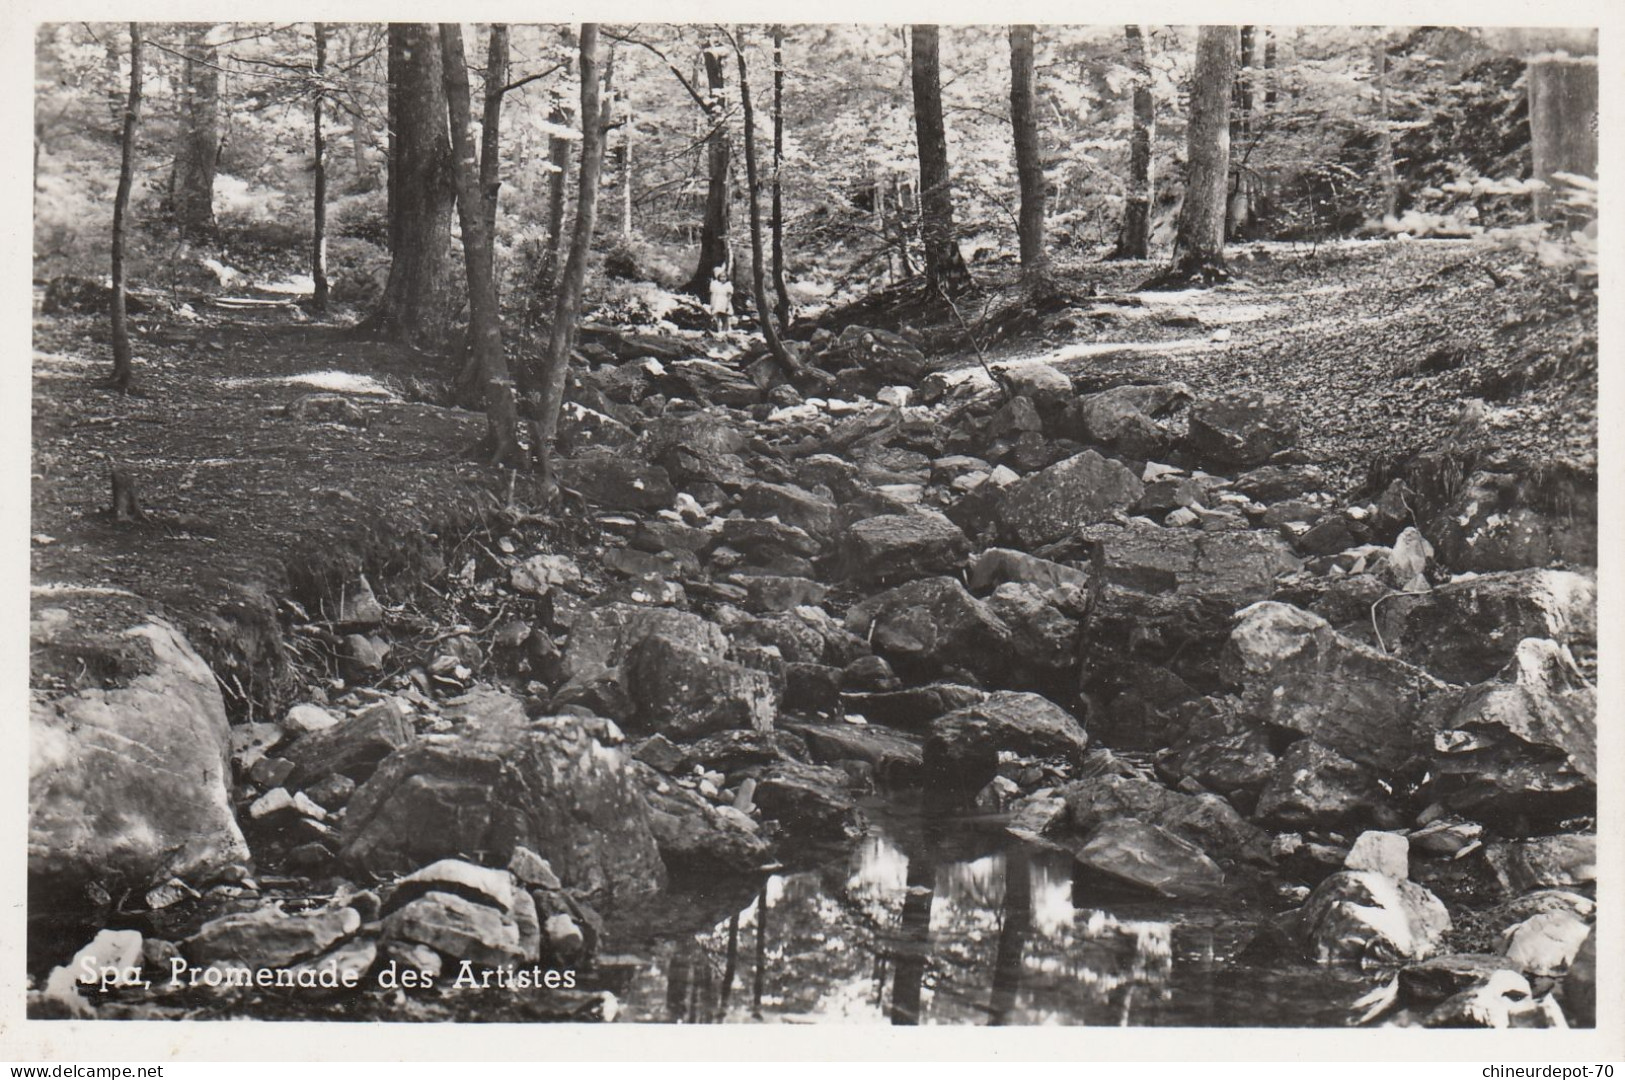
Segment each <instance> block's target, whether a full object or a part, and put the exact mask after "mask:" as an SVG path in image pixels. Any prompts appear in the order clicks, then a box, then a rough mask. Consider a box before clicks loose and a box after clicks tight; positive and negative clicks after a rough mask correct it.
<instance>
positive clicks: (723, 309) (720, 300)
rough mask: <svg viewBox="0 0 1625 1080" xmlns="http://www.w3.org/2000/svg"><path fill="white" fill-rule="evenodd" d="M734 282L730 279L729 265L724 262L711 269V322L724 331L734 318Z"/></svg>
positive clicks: (720, 330)
mask: <svg viewBox="0 0 1625 1080" xmlns="http://www.w3.org/2000/svg"><path fill="white" fill-rule="evenodd" d="M733 298H734V286H733V282H731V281H729V280H728V267H727V264H726V263H724V264H723V265H722V266H719V267H717V268H716V269H715V270H713V271H711V322H712V325H713V326H714V327H715V328H716V329H717V330H718V331H719V332H722V333H726V332H727V331H728V328H729V326H730V325H731V323H732V320H733Z"/></svg>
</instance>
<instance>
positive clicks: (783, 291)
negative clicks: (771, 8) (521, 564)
mask: <svg viewBox="0 0 1625 1080" xmlns="http://www.w3.org/2000/svg"><path fill="white" fill-rule="evenodd" d="M783 170H784V27H783V26H782V25H779V24H777V23H775V24H774V26H773V210H772V215H773V225H772V228H773V292H774V293H775V294H777V296H778V298H779V319H780V320H781V321H782V322H783V324H784V325H785V327H789V325H790V324H791V323H792V322H794V321H795V309H794V308H793V307H791V306H790V289H789V286H787V285H786V284H785V282H784V192H783V184H782V183H781V180H782V174H783ZM876 192H877V196H878V192H879V187H878V185H877V187H876ZM877 207H878V203H877ZM881 232H882V234H884V232H885V218H884V216H882V217H881Z"/></svg>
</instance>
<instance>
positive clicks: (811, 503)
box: [739, 481, 835, 543]
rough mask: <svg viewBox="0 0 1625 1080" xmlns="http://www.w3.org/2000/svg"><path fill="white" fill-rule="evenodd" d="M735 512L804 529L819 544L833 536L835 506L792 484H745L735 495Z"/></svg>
mask: <svg viewBox="0 0 1625 1080" xmlns="http://www.w3.org/2000/svg"><path fill="white" fill-rule="evenodd" d="M739 508H740V509H741V510H743V511H744V512H745V513H746V514H749V515H752V516H755V517H764V518H765V517H776V518H778V519H779V520H780V521H782V522H784V523H785V524H786V525H794V526H796V527H797V528H800V529H804V530H805V531H806V532H808V533H809V534H811V535H812V536H814V537H816V538H817V539H818V540H819V541H820V542H821V543H828V542H830V541H831V540H833V539H834V536H835V504H834V503H833V502H831V501H830V500H828V499H826V498H823V497H822V496H819V495H815V494H814V493H812V492H810V491H808V490H807V489H806V488H802V487H797V486H796V485H795V484H770V483H767V482H765V481H756V482H754V483H750V484H746V485H745V486H744V487H743V488H742V489H741V490H740V492H739Z"/></svg>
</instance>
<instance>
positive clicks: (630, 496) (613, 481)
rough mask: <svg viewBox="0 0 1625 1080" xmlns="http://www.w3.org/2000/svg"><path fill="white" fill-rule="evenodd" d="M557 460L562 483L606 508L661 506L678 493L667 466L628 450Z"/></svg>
mask: <svg viewBox="0 0 1625 1080" xmlns="http://www.w3.org/2000/svg"><path fill="white" fill-rule="evenodd" d="M553 464H554V468H555V469H556V470H557V472H558V478H559V483H560V484H563V485H564V486H565V487H567V488H572V489H574V490H576V491H579V492H581V496H582V498H584V499H586V500H587V502H589V503H591V504H593V505H594V506H598V507H602V508H603V509H605V510H658V509H661V508H662V507H667V506H670V505H671V504H672V500H673V499H675V498H676V497H677V489H676V488H674V487H672V483H671V477H670V476H669V475H668V474H667V472H666V470H665V469H663V468H661V467H660V466H659V465H650V464H648V463H646V462H642V461H638V460H637V459H636V458H632V457H628V456H626V455H624V454H614V453H599V454H591V455H586V456H582V457H577V458H559V459H557V460H556V461H555V462H554V463H553Z"/></svg>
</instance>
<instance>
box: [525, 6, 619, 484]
mask: <svg viewBox="0 0 1625 1080" xmlns="http://www.w3.org/2000/svg"><path fill="white" fill-rule="evenodd" d="M604 82H605V83H606V85H605V86H603V87H600V85H599V76H598V24H597V23H582V24H581V180H580V183H579V184H578V185H577V189H576V221H575V230H574V232H573V233H572V234H571V236H570V255H569V258H568V259H566V260H565V264H564V273H563V275H562V277H561V279H560V281H559V288H558V299H557V301H556V303H555V304H554V307H553V326H552V332H551V334H550V335H549V337H548V342H547V361H546V364H547V366H546V368H545V370H544V371H542V372H541V377H540V378H539V379H532V380H530V381H529V385H527V386H526V392H525V393H526V398H527V406H528V411H529V414H530V424H531V449H532V451H533V453H534V454H535V455H536V458H537V461H538V463H539V464H540V466H541V473H542V484H543V488H544V490H546V491H547V492H548V494H549V496H551V495H552V494H553V493H554V492H556V491H557V490H558V481H557V480H556V479H555V478H554V475H553V441H554V438H555V436H556V435H557V433H558V429H559V409H560V407H561V406H562V405H563V404H564V384H565V378H566V376H567V375H568V374H569V370H570V353H571V352H572V351H573V350H574V348H575V341H576V332H577V329H578V328H577V325H576V320H577V318H578V317H579V316H580V313H581V292H582V287H583V285H584V284H585V282H586V278H587V255H588V252H589V249H590V248H591V247H592V234H593V227H594V225H595V224H596V223H597V217H598V184H599V180H600V179H601V177H602V176H603V171H604V132H605V131H606V129H607V128H608V127H609V122H610V116H609V102H607V101H605V100H604V97H605V95H604V91H605V90H607V89H608V87H607V83H608V82H609V72H607V71H606V72H605V77H604Z"/></svg>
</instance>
